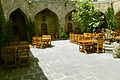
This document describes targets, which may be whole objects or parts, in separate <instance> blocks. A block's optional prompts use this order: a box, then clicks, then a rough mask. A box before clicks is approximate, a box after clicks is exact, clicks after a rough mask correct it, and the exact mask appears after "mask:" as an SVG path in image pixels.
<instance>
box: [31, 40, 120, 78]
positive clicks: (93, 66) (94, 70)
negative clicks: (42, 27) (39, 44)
mask: <svg viewBox="0 0 120 80" xmlns="http://www.w3.org/2000/svg"><path fill="white" fill-rule="evenodd" d="M52 45H53V47H51V48H46V49H37V48H36V49H33V48H32V49H31V51H32V53H33V55H34V56H35V57H37V58H38V59H39V62H38V64H39V66H40V67H41V68H42V70H43V72H44V74H45V75H46V76H47V78H48V80H120V76H119V73H120V59H114V58H113V57H112V54H110V52H107V53H101V54H97V53H91V54H88V55H86V54H84V53H82V52H79V49H78V47H79V46H78V45H77V44H73V43H70V42H69V41H68V40H61V41H53V42H52ZM111 53H112V52H111Z"/></svg>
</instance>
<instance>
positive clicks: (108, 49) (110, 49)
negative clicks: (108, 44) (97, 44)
mask: <svg viewBox="0 0 120 80" xmlns="http://www.w3.org/2000/svg"><path fill="white" fill-rule="evenodd" d="M104 50H107V51H112V50H113V48H104Z"/></svg>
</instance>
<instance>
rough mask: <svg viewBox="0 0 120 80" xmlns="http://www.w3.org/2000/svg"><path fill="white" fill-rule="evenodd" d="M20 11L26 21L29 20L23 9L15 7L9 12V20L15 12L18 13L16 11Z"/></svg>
mask: <svg viewBox="0 0 120 80" xmlns="http://www.w3.org/2000/svg"><path fill="white" fill-rule="evenodd" d="M18 9H19V10H20V11H21V13H22V14H23V16H24V17H25V19H26V20H27V19H28V18H27V14H26V12H25V11H24V10H23V9H22V8H19V7H14V8H12V9H11V10H10V11H9V12H8V19H9V17H10V15H11V14H12V13H13V12H14V11H16V10H18Z"/></svg>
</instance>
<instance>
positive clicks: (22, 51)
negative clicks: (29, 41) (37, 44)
mask: <svg viewBox="0 0 120 80" xmlns="http://www.w3.org/2000/svg"><path fill="white" fill-rule="evenodd" d="M18 58H19V65H20V66H25V65H29V64H30V48H29V46H28V45H23V46H19V47H18Z"/></svg>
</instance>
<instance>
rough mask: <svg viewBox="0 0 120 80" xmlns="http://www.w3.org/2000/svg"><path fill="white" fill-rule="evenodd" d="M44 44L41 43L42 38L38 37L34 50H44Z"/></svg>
mask: <svg viewBox="0 0 120 80" xmlns="http://www.w3.org/2000/svg"><path fill="white" fill-rule="evenodd" d="M44 47H45V42H42V37H38V38H37V40H36V48H44Z"/></svg>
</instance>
